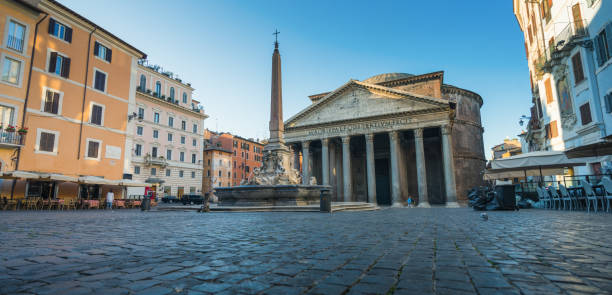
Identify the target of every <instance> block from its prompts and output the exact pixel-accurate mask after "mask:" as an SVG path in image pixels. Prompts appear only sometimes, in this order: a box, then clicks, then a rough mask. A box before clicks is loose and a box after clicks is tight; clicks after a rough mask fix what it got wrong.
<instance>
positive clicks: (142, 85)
mask: <svg viewBox="0 0 612 295" xmlns="http://www.w3.org/2000/svg"><path fill="white" fill-rule="evenodd" d="M140 91H142V92H145V91H147V78H146V77H145V75H140Z"/></svg>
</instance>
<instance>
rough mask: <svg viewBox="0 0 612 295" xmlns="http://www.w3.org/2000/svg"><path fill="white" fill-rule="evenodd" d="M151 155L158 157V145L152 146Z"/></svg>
mask: <svg viewBox="0 0 612 295" xmlns="http://www.w3.org/2000/svg"><path fill="white" fill-rule="evenodd" d="M151 156H152V157H153V158H157V147H156V146H154V147H152V148H151Z"/></svg>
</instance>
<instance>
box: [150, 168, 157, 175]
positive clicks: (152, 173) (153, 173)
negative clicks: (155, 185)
mask: <svg viewBox="0 0 612 295" xmlns="http://www.w3.org/2000/svg"><path fill="white" fill-rule="evenodd" d="M151 175H153V176H155V175H157V168H151Z"/></svg>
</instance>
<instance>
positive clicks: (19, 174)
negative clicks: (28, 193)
mask: <svg viewBox="0 0 612 295" xmlns="http://www.w3.org/2000/svg"><path fill="white" fill-rule="evenodd" d="M38 177H39V175H38V174H37V173H33V172H27V171H19V170H16V171H5V172H2V176H1V178H5V179H7V178H8V179H16V178H22V179H37V178H38Z"/></svg>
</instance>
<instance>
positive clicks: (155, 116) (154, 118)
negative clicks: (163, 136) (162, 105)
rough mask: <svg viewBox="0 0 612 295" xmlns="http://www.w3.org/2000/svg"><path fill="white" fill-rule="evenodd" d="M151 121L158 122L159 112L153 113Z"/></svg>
mask: <svg viewBox="0 0 612 295" xmlns="http://www.w3.org/2000/svg"><path fill="white" fill-rule="evenodd" d="M153 122H154V123H155V124H159V113H155V114H153Z"/></svg>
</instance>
